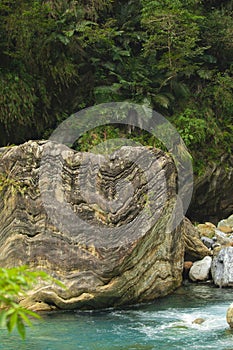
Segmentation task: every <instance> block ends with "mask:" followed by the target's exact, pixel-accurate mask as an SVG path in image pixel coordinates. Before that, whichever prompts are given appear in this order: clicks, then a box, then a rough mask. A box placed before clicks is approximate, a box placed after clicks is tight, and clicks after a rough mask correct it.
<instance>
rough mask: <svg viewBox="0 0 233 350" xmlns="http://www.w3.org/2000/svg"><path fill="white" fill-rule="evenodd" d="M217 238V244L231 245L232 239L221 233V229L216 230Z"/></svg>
mask: <svg viewBox="0 0 233 350" xmlns="http://www.w3.org/2000/svg"><path fill="white" fill-rule="evenodd" d="M215 237H216V239H217V243H220V244H223V245H228V244H229V243H231V239H230V238H229V237H227V235H226V234H225V233H224V232H222V231H220V230H219V229H216V230H215Z"/></svg>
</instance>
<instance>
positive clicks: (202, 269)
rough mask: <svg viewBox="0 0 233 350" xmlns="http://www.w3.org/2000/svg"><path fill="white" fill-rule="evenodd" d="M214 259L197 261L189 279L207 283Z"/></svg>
mask: <svg viewBox="0 0 233 350" xmlns="http://www.w3.org/2000/svg"><path fill="white" fill-rule="evenodd" d="M211 263H212V258H211V257H210V256H206V257H205V258H204V259H202V260H199V261H195V262H194V263H193V266H192V267H191V269H190V271H189V278H190V279H191V280H192V281H194V282H196V281H207V280H208V279H209V273H210V268H211Z"/></svg>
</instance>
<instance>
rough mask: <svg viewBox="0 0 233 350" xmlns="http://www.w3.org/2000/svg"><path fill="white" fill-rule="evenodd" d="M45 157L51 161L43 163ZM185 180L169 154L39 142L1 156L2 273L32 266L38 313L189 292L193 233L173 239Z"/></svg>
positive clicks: (179, 231)
mask: <svg viewBox="0 0 233 350" xmlns="http://www.w3.org/2000/svg"><path fill="white" fill-rule="evenodd" d="M42 155H43V157H42ZM176 190H177V189H176V171H175V167H174V164H173V162H172V160H171V158H170V157H169V156H167V155H166V154H165V153H163V152H162V151H160V150H155V149H154V150H149V149H146V148H143V147H122V148H121V149H120V150H117V151H115V152H114V153H112V155H111V156H103V155H94V154H89V153H78V152H75V151H73V150H71V149H70V148H68V147H66V146H61V147H60V148H59V147H58V148H56V147H54V144H53V143H52V142H48V141H45V142H42V141H40V142H35V141H29V142H27V143H25V144H23V145H20V146H15V147H12V148H7V149H6V150H4V151H3V152H1V154H0V247H1V250H0V266H4V267H12V266H18V265H25V264H26V265H29V266H30V268H32V269H42V270H44V271H46V272H48V273H49V274H50V275H52V276H53V277H55V278H57V279H59V280H60V281H61V282H63V283H64V284H65V286H66V287H67V288H66V289H62V288H61V287H59V286H57V285H55V284H54V285H51V284H46V283H45V282H43V284H42V283H41V282H40V283H39V282H38V286H36V287H35V288H34V289H33V290H32V291H31V292H30V294H29V295H28V296H27V297H26V299H25V300H23V301H22V302H23V304H24V305H26V306H27V307H30V308H33V309H41V308H42V309H49V308H50V307H51V306H53V307H56V308H61V309H73V308H103V307H108V306H116V305H123V304H129V303H135V302H142V301H148V300H152V299H154V298H157V297H159V296H164V295H166V294H168V293H170V292H172V291H173V290H174V289H175V288H177V287H178V286H179V285H180V284H181V282H182V268H183V256H184V244H183V230H184V227H183V224H182V223H181V224H180V225H179V226H178V227H177V228H176V229H173V230H172V229H171V228H169V227H170V223H171V222H170V219H171V214H172V211H173V208H174V204H175V202H176Z"/></svg>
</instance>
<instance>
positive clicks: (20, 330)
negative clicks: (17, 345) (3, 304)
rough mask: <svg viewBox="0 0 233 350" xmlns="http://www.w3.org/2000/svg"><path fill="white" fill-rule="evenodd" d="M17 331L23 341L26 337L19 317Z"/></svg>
mask: <svg viewBox="0 0 233 350" xmlns="http://www.w3.org/2000/svg"><path fill="white" fill-rule="evenodd" d="M17 329H18V333H19V335H20V336H21V338H22V339H23V340H24V339H25V337H26V331H25V325H24V323H23V321H22V319H21V318H20V317H18V319H17Z"/></svg>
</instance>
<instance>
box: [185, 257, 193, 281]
mask: <svg viewBox="0 0 233 350" xmlns="http://www.w3.org/2000/svg"><path fill="white" fill-rule="evenodd" d="M192 266H193V262H192V261H184V265H183V279H187V278H188V275H189V271H190V269H191V267H192Z"/></svg>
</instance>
